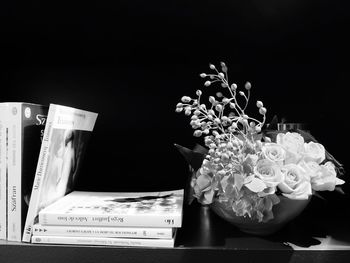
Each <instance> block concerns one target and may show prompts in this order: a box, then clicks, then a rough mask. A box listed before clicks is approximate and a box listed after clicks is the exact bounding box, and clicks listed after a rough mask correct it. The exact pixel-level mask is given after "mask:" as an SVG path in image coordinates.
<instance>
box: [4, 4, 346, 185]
mask: <svg viewBox="0 0 350 263" xmlns="http://www.w3.org/2000/svg"><path fill="white" fill-rule="evenodd" d="M4 2H5V1H3V3H1V8H0V14H1V20H0V34H1V36H0V48H1V49H0V56H1V57H0V63H1V65H2V69H1V71H0V89H1V93H0V100H1V101H26V102H35V103H42V104H49V103H57V104H64V105H68V106H73V107H78V108H82V109H86V110H91V111H95V112H98V113H99V114H100V115H99V118H98V121H97V124H96V128H95V132H94V136H93V138H92V140H91V144H90V145H89V148H88V153H87V156H86V160H85V163H84V167H83V174H82V175H81V177H80V179H79V181H78V185H77V188H78V189H84V190H103V191H116V190H138V189H145V190H153V189H171V188H179V187H183V184H184V182H185V178H186V169H187V166H186V164H185V161H184V160H183V159H182V157H181V156H180V154H179V153H178V152H177V151H176V150H175V148H174V147H173V143H174V142H177V143H179V144H182V145H186V146H188V147H192V146H193V145H194V144H195V142H196V141H197V142H198V140H195V139H194V137H192V130H191V128H190V126H189V124H188V123H189V118H188V117H185V116H184V115H183V114H176V113H175V111H174V110H175V105H176V103H177V102H178V100H179V99H180V98H181V97H182V96H183V95H190V96H193V95H194V93H195V91H196V89H199V88H201V89H202V87H203V86H202V85H203V80H202V79H200V78H199V76H198V74H199V73H201V72H206V71H208V64H209V62H211V63H216V64H218V63H219V62H220V61H225V62H226V64H227V65H228V67H229V72H230V78H231V80H235V82H236V83H237V84H238V85H241V86H242V85H243V84H244V82H245V81H250V82H251V83H252V84H253V89H252V92H253V96H252V107H251V109H252V110H253V111H254V110H255V106H254V104H255V100H257V99H259V100H262V101H263V102H264V104H265V105H266V107H267V108H268V117H269V118H272V116H273V115H275V114H276V115H278V116H279V117H284V118H286V119H287V120H288V121H292V122H306V123H308V124H309V125H310V127H311V131H312V133H313V134H314V135H315V136H316V137H317V138H318V139H319V141H320V142H321V143H323V144H324V145H325V146H326V148H327V149H328V150H329V151H330V152H331V153H333V155H335V156H336V157H337V158H338V159H339V161H340V162H343V163H344V164H346V163H349V162H348V160H349V157H348V156H349V153H348V151H349V149H348V146H349V143H348V130H346V129H345V128H346V126H347V123H348V121H349V120H348V117H347V114H346V112H348V111H347V107H348V104H349V103H348V100H349V99H348V97H347V95H346V90H347V89H349V82H348V75H349V72H350V70H349V65H348V61H349V41H348V40H347V35H348V34H349V27H348V23H347V22H348V21H347V20H348V13H349V9H348V7H347V6H346V4H345V3H346V1H343V2H342V1H337V0H336V1H331V0H324V1H318V0H314V1H305V0H304V1H295V0H286V1H278V0H268V1H247V0H244V1H241V0H239V1H237V0H221V1H219V0H216V1H182V0H181V1H170V0H168V1H159V0H157V1H135V0H133V1H130V0H121V1H110V2H106V1H96V2H95V3H90V1H88V2H89V3H88V2H86V1H81V2H76V1H66V2H65V1H26V2H24V1H23V3H20V2H18V1H7V3H4ZM202 90H203V91H204V92H213V89H212V88H210V90H211V91H210V90H207V89H202Z"/></svg>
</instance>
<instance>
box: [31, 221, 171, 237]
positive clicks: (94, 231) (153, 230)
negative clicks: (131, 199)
mask: <svg viewBox="0 0 350 263" xmlns="http://www.w3.org/2000/svg"><path fill="white" fill-rule="evenodd" d="M174 231H175V228H169V227H97V226H95V227H90V226H43V225H40V224H35V225H34V226H33V235H34V236H36V235H45V236H72V237H120V238H158V239H171V238H173V233H174Z"/></svg>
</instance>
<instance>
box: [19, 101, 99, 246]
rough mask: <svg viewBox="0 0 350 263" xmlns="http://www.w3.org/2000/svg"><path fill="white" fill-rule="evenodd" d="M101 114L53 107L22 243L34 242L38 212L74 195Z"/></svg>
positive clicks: (44, 136) (38, 163)
mask: <svg viewBox="0 0 350 263" xmlns="http://www.w3.org/2000/svg"><path fill="white" fill-rule="evenodd" d="M96 118H97V114H96V113H93V112H89V111H84V110H79V109H75V108H71V107H66V106H61V105H56V104H50V107H49V112H48V116H47V123H46V126H45V131H44V135H43V140H42V144H41V148H40V154H39V159H38V162H37V166H36V171H35V178H34V182H33V187H32V191H31V199H30V203H29V208H28V213H27V217H26V223H25V228H24V233H23V237H22V241H24V242H30V238H31V235H32V230H33V229H32V227H33V224H34V223H36V222H37V215H38V212H39V211H40V210H41V209H43V208H44V207H46V206H47V205H49V204H51V203H53V202H55V201H56V200H58V199H59V198H61V197H62V196H64V195H66V194H67V193H69V192H71V191H72V189H73V185H74V182H75V180H76V178H77V176H78V174H79V171H80V166H81V163H82V160H83V156H84V153H85V151H86V146H87V143H88V140H89V138H90V136H91V133H92V131H93V128H94V125H95V122H96Z"/></svg>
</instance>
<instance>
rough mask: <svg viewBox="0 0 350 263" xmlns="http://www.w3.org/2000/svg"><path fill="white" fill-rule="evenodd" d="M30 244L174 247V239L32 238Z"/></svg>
mask: <svg viewBox="0 0 350 263" xmlns="http://www.w3.org/2000/svg"><path fill="white" fill-rule="evenodd" d="M32 243H37V244H66V245H101V246H123V247H164V248H171V247H174V239H140V238H108V237H106V238H102V237H63V236H33V237H32Z"/></svg>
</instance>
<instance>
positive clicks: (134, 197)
mask: <svg viewBox="0 0 350 263" xmlns="http://www.w3.org/2000/svg"><path fill="white" fill-rule="evenodd" d="M183 194H184V190H183V189H182V190H174V191H161V192H137V193H134V192H128V193H125V192H124V193H122V192H115V193H111V192H83V191H74V192H72V193H70V194H68V195H66V196H64V197H62V198H61V199H59V200H58V201H56V202H55V203H53V204H52V205H50V206H47V207H46V208H44V209H43V210H41V211H40V212H39V223H40V224H41V225H79V226H125V227H126V226H127V227H181V224H182V206H183Z"/></svg>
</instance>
